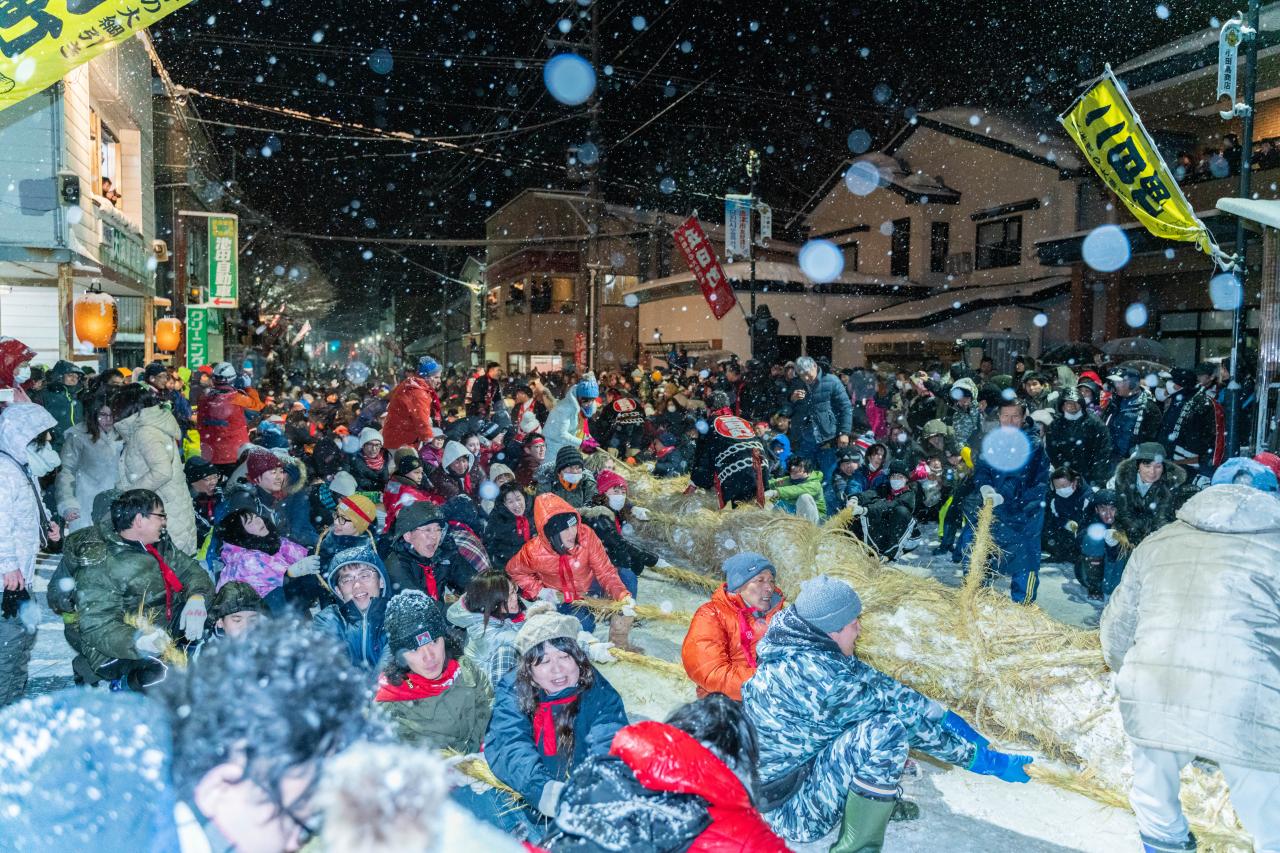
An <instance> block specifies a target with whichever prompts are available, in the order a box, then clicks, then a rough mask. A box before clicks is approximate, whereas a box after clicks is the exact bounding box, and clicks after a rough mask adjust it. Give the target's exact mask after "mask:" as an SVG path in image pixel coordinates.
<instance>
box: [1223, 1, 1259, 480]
mask: <svg viewBox="0 0 1280 853" xmlns="http://www.w3.org/2000/svg"><path fill="white" fill-rule="evenodd" d="M1260 5H1261V3H1260V0H1249V19H1248V26H1249V30H1250V31H1247V32H1244V33H1242V35H1243V37H1244V41H1245V60H1244V61H1245V72H1244V105H1243V108H1241V107H1237V110H1238V112H1239V113H1240V198H1244V199H1247V198H1252V197H1253V189H1252V183H1253V180H1252V179H1253V164H1252V159H1253V106H1254V103H1253V102H1254V99H1255V98H1256V96H1257V92H1258V19H1259V16H1260V11H1259V7H1260ZM1246 238H1247V234H1246V232H1245V227H1244V220H1243V219H1242V218H1240V217H1236V247H1235V249H1236V255H1237V266H1236V280H1237V283H1238V285H1239V291H1238V292H1239V294H1240V301H1239V303H1238V304H1237V305H1236V308H1235V311H1234V312H1232V315H1231V384H1230V385H1229V386H1228V387H1227V429H1226V433H1227V436H1226V438H1227V441H1226V445H1227V456H1228V457H1232V456H1236V455H1238V454H1239V452H1240V373H1239V370H1240V362H1241V359H1240V350H1241V348H1242V345H1243V336H1244V330H1243V323H1244V315H1245V310H1246V308H1245V304H1244V293H1245V289H1244V280H1245V259H1246V252H1245V240H1246Z"/></svg>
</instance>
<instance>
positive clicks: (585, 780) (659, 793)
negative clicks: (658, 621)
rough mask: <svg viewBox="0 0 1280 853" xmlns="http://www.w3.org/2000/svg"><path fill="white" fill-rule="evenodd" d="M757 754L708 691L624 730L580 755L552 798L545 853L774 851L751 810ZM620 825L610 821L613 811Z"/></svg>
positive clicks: (738, 721)
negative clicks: (596, 752) (605, 746)
mask: <svg viewBox="0 0 1280 853" xmlns="http://www.w3.org/2000/svg"><path fill="white" fill-rule="evenodd" d="M758 754H759V747H758V746H757V743H756V735H755V731H754V730H753V729H752V727H751V724H750V723H749V722H748V721H747V719H746V716H745V715H744V714H743V711H742V706H741V705H740V704H738V703H737V702H734V701H731V700H730V699H728V698H727V697H725V696H723V695H721V694H718V693H714V694H712V695H710V696H707V697H705V698H700V699H699V700H698V701H696V702H690V703H689V704H687V705H683V706H681V707H679V708H677V709H676V710H675V711H674V712H672V714H671V716H669V717H668V718H667V722H666V723H659V722H657V721H653V720H649V721H644V722H639V723H633V724H632V725H629V726H627V727H626V728H624V729H622V730H621V731H619V732H618V733H617V734H616V735H614V737H613V745H612V746H611V747H610V749H609V754H608V755H607V756H599V757H591V758H588V759H587V760H586V761H585V762H584V763H583V765H582V766H581V767H579V768H578V769H577V770H576V771H575V772H574V774H573V776H572V777H571V778H570V780H569V784H568V786H567V787H566V788H565V789H564V791H563V793H562V794H561V797H560V805H559V808H558V809H557V811H556V816H555V824H554V831H553V832H552V834H551V835H550V836H549V837H548V838H547V839H545V840H544V841H543V843H542V846H543V847H544V848H545V849H547V850H550V851H551V853H560V851H584V850H595V849H602V848H603V846H604V845H603V844H602V843H601V842H602V841H604V840H607V843H608V846H609V847H610V848H611V849H618V850H622V849H627V850H639V849H653V848H654V847H655V846H657V845H661V846H662V847H664V848H665V849H679V850H720V849H732V850H736V851H741V853H783V851H786V850H787V849H788V848H787V846H786V844H785V843H784V842H783V840H782V839H781V838H779V837H778V836H776V835H774V834H773V831H772V830H771V829H770V828H769V825H768V824H767V823H765V821H764V819H763V818H762V817H761V816H760V813H759V812H758V811H756V807H755V789H756V786H757V784H758V778H757V774H756V764H757V762H758ZM620 812H621V813H625V814H626V820H623V821H620V820H619V819H618V814H619V813H620Z"/></svg>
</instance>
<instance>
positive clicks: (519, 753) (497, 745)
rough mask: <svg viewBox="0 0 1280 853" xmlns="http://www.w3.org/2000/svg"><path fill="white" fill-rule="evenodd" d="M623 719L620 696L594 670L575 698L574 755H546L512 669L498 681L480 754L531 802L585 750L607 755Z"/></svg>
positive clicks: (578, 761) (564, 775)
mask: <svg viewBox="0 0 1280 853" xmlns="http://www.w3.org/2000/svg"><path fill="white" fill-rule="evenodd" d="M588 666H590V664H588ZM576 690H577V688H576V687H572V688H569V689H568V690H562V691H561V692H559V693H555V694H552V695H551V696H545V697H542V698H545V699H563V698H564V697H566V696H570V695H572V694H573V693H574V691H576ZM539 695H540V696H541V691H539ZM552 713H553V714H556V716H557V719H558V718H559V714H560V708H559V707H556V708H555V709H553V711H552ZM626 724H627V712H626V710H625V709H624V708H623V707H622V697H621V696H619V695H618V691H616V690H614V689H613V685H612V684H610V683H609V682H608V681H606V680H605V677H604V676H603V675H601V674H600V672H599V671H597V672H596V678H595V683H593V684H592V685H591V689H590V690H588V691H587V692H586V693H585V694H583V696H582V698H581V699H580V700H579V708H578V716H577V717H576V718H575V720H574V736H573V755H572V756H565V755H544V754H543V752H542V747H540V746H539V745H537V744H536V743H534V740H533V721H532V720H531V719H529V717H527V716H526V715H525V714H524V712H523V711H521V710H520V705H519V703H518V702H517V701H516V673H515V672H514V671H512V672H509V673H507V674H506V675H505V676H504V677H503V679H502V681H500V682H498V688H497V690H496V691H495V696H494V702H493V716H492V717H490V718H489V731H488V732H487V733H486V734H485V737H484V757H485V759H486V760H487V761H488V762H489V767H490V768H491V769H492V770H493V773H494V775H495V776H497V777H498V778H499V779H501V780H502V781H503V782H505V783H506V784H508V785H510V786H511V787H512V788H515V789H516V791H518V792H519V794H520V796H521V797H523V798H524V801H525V802H526V803H528V804H529V805H530V806H531V807H532V806H536V805H537V803H538V798H539V797H541V796H542V788H543V786H544V785H546V784H547V783H548V782H551V781H560V782H563V781H565V780H566V779H567V778H568V776H569V771H570V769H572V768H574V767H577V766H578V765H580V764H581V763H582V762H583V761H584V760H585V759H586V758H588V757H589V756H593V755H608V754H609V746H610V744H612V743H613V736H614V735H615V734H617V733H618V729H620V728H622V727H623V726H625V725H626ZM570 759H571V760H570Z"/></svg>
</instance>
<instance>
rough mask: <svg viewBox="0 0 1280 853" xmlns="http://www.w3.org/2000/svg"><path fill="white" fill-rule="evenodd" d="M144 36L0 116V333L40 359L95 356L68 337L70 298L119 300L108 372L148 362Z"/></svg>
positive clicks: (150, 277)
mask: <svg viewBox="0 0 1280 853" xmlns="http://www.w3.org/2000/svg"><path fill="white" fill-rule="evenodd" d="M146 38H147V35H146V34H145V33H139V34H138V35H137V36H136V37H134V38H131V39H127V40H125V41H123V42H121V43H120V44H119V45H118V46H117V47H116V48H115V49H113V50H109V51H107V52H106V53H104V54H102V55H101V56H99V57H97V58H96V59H94V60H92V61H91V62H88V63H86V64H84V65H81V66H79V67H77V68H75V69H74V70H72V71H71V72H69V73H68V74H67V76H66V77H65V78H64V79H63V80H62V82H60V83H59V84H57V85H55V86H52V87H50V88H48V89H46V90H45V91H43V92H40V93H39V94H37V95H33V96H32V97H30V98H28V99H27V100H25V101H23V102H22V103H20V104H18V105H16V106H14V107H11V108H10V109H7V110H5V111H4V112H0V334H2V335H10V336H13V337H17V338H20V339H21V340H23V341H24V342H26V343H27V344H28V345H30V346H31V347H33V348H34V349H36V351H37V352H38V353H39V356H38V358H37V361H38V362H39V363H44V364H51V363H52V362H53V361H55V360H56V359H58V358H79V359H82V360H92V359H96V358H98V357H99V354H95V353H94V352H93V351H92V349H91V348H88V347H86V346H84V345H82V344H81V343H80V342H79V341H78V340H77V339H76V338H75V333H74V328H73V325H72V323H71V316H72V305H73V302H74V299H75V297H76V295H77V294H80V293H84V292H85V291H87V290H89V289H90V288H94V287H100V288H101V289H102V290H103V291H105V292H107V293H111V294H113V295H114V296H116V297H117V300H118V313H117V316H118V321H119V326H118V329H119V331H118V333H117V335H116V339H115V343H114V345H113V347H112V348H111V351H110V354H109V359H108V360H109V361H110V362H111V363H114V364H126V365H132V364H140V363H142V362H143V361H144V360H145V359H146V358H149V357H150V355H151V340H152V321H153V319H154V304H153V303H154V293H155V290H154V283H153V282H154V276H155V268H156V256H155V252H154V247H153V243H152V241H153V239H154V236H155V233H154V220H155V212H154V195H153V176H152V163H153V158H152V111H151V60H150V58H149V56H148V52H147V46H146V44H145V43H144V40H145V39H146Z"/></svg>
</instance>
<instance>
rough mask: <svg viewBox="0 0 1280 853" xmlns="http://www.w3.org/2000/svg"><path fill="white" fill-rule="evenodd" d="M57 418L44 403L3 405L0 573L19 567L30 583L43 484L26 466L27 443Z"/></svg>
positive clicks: (37, 544)
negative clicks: (47, 409) (40, 484)
mask: <svg viewBox="0 0 1280 853" xmlns="http://www.w3.org/2000/svg"><path fill="white" fill-rule="evenodd" d="M57 424H58V422H57V421H55V420H54V419H53V415H51V414H49V413H48V412H47V411H45V408H44V407H43V406H37V405H36V404H35V403H13V404H11V405H8V406H5V407H4V408H3V409H0V450H3V451H4V452H5V454H6V455H4V456H0V574H8V573H9V572H13V571H19V572H22V576H23V577H24V578H25V579H26V581H27V583H31V579H32V577H33V576H34V575H35V571H36V554H37V553H38V552H39V550H40V543H41V530H40V518H41V514H42V510H41V509H40V504H39V500H40V497H39V493H40V487H39V485H38V484H37V483H36V481H35V477H34V476H33V475H32V473H31V469H30V468H29V467H28V466H27V445H28V444H30V443H31V442H32V441H33V440H34V439H35V437H36V436H38V435H40V433H42V432H46V431H47V430H50V429H53V428H54V427H55V426H57Z"/></svg>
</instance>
